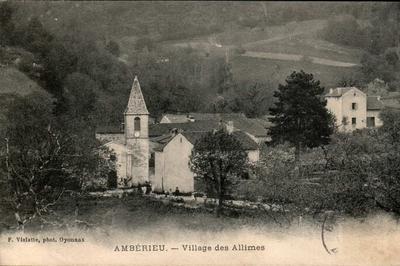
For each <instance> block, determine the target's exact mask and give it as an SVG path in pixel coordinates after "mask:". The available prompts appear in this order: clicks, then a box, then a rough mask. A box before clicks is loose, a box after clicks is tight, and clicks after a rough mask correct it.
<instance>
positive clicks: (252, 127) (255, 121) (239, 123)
mask: <svg viewBox="0 0 400 266" xmlns="http://www.w3.org/2000/svg"><path fill="white" fill-rule="evenodd" d="M231 121H232V122H233V127H234V128H236V129H239V130H241V131H244V132H247V133H249V134H251V135H253V136H255V137H266V136H268V128H270V127H271V126H272V123H271V122H269V121H267V120H264V119H261V118H236V119H232V120H231Z"/></svg>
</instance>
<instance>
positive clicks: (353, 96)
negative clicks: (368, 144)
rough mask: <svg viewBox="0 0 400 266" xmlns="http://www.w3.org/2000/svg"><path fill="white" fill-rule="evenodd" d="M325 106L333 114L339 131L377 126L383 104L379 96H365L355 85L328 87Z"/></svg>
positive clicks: (380, 123)
mask: <svg viewBox="0 0 400 266" xmlns="http://www.w3.org/2000/svg"><path fill="white" fill-rule="evenodd" d="M325 99H326V100H327V105H326V108H327V109H328V110H329V111H330V112H331V113H332V114H333V115H334V116H335V118H336V121H335V124H336V126H337V127H338V130H339V131H343V132H346V131H353V130H355V129H362V128H366V127H370V128H373V127H379V126H381V125H382V121H381V119H380V117H379V113H380V111H381V110H382V109H383V107H384V105H383V102H382V101H381V99H380V97H379V96H367V95H366V94H365V93H364V92H362V91H361V90H359V89H357V88H356V87H344V88H335V89H330V90H329V93H328V94H326V95H325Z"/></svg>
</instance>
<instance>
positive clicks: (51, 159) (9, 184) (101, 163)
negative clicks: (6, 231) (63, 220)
mask: <svg viewBox="0 0 400 266" xmlns="http://www.w3.org/2000/svg"><path fill="white" fill-rule="evenodd" d="M5 116H6V125H5V129H4V131H2V132H0V133H1V134H2V135H1V139H0V140H1V142H0V157H1V160H0V172H2V173H5V177H4V176H1V179H2V180H1V181H2V182H4V183H5V185H4V186H2V188H1V189H2V190H3V189H4V190H6V192H7V195H8V197H7V198H6V201H7V202H8V203H10V205H11V206H12V209H13V211H14V216H15V218H16V221H17V223H18V227H19V228H22V229H23V228H24V226H25V224H26V223H28V222H29V221H31V220H33V219H35V218H38V219H40V220H41V221H42V222H46V219H45V216H44V215H47V214H50V213H51V207H52V206H53V205H54V204H55V203H56V202H57V201H58V199H60V197H61V196H62V194H63V193H64V192H65V191H66V190H76V191H80V190H81V188H82V185H83V182H84V181H87V180H88V179H90V178H92V179H98V178H99V177H100V176H103V177H104V176H106V174H107V173H109V172H110V171H111V170H112V169H111V167H112V166H113V165H112V164H109V163H108V161H107V160H105V159H104V157H103V156H101V152H102V151H101V150H100V152H99V148H100V143H96V140H95V138H94V134H93V133H90V134H91V137H88V136H86V135H83V134H82V132H78V131H74V130H71V129H69V128H68V127H67V126H65V125H62V124H61V125H60V124H59V123H60V122H59V119H58V118H56V117H55V116H54V114H53V104H52V100H51V98H49V97H48V96H47V95H46V94H44V93H34V94H32V95H29V96H26V97H17V96H15V98H14V100H13V101H12V102H11V103H10V106H8V108H7V110H6V112H5ZM104 152H107V151H104Z"/></svg>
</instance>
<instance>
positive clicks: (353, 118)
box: [351, 117, 357, 126]
mask: <svg viewBox="0 0 400 266" xmlns="http://www.w3.org/2000/svg"><path fill="white" fill-rule="evenodd" d="M351 124H352V125H353V126H355V125H356V124H357V118H355V117H352V118H351Z"/></svg>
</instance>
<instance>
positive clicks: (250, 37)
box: [164, 19, 362, 87]
mask: <svg viewBox="0 0 400 266" xmlns="http://www.w3.org/2000/svg"><path fill="white" fill-rule="evenodd" d="M325 25H326V20H321V19H320V20H307V21H302V22H297V23H294V22H289V23H287V24H284V25H279V26H271V27H268V28H267V29H266V30H262V29H260V28H255V29H252V30H249V29H240V28H235V29H234V30H232V31H224V32H221V33H218V34H212V35H207V36H202V37H196V38H193V39H188V40H184V41H172V42H166V43H165V44H164V45H165V46H168V47H175V48H187V47H191V48H192V49H195V50H197V51H202V52H203V53H208V54H211V55H213V56H220V57H227V56H228V55H229V60H230V63H231V65H232V71H233V76H234V79H235V80H236V81H238V82H248V81H250V82H251V81H258V82H267V81H268V82H271V83H272V84H274V85H275V86H276V85H277V84H278V83H282V82H284V80H285V78H286V77H287V76H288V75H289V74H290V73H291V72H292V71H299V70H304V71H306V72H310V73H313V74H314V75H315V76H316V78H317V79H320V80H321V83H322V85H324V86H328V87H330V86H336V85H337V84H338V83H339V82H340V81H341V80H342V79H344V78H348V77H353V76H355V75H357V74H358V72H359V67H360V60H361V56H362V50H361V49H355V48H350V47H345V46H340V45H337V44H333V43H330V42H327V41H325V40H321V39H320V38H319V34H318V33H319V31H320V30H322V29H323V28H324V27H325ZM236 49H242V50H243V53H242V54H237V53H236V54H235V50H236Z"/></svg>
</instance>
